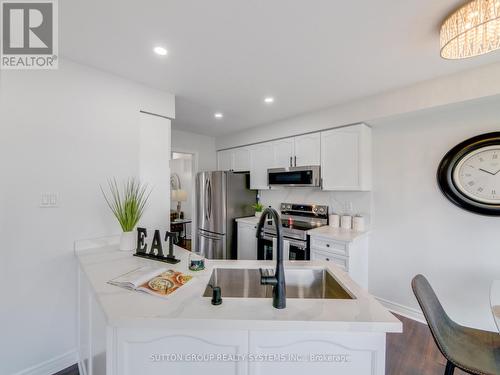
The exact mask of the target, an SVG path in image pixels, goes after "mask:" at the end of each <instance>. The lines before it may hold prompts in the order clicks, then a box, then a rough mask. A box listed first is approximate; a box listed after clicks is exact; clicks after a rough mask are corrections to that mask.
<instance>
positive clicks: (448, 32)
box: [441, 0, 500, 59]
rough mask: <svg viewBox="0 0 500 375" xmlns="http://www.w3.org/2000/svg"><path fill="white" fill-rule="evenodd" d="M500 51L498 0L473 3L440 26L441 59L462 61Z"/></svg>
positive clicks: (477, 0) (474, 0)
mask: <svg viewBox="0 0 500 375" xmlns="http://www.w3.org/2000/svg"><path fill="white" fill-rule="evenodd" d="M499 48H500V0H473V1H471V2H469V3H467V4H465V5H464V6H462V7H461V8H460V9H458V10H457V11H455V12H454V13H453V14H452V15H450V16H449V17H448V18H447V19H446V21H444V23H443V25H442V26H441V57H443V58H445V59H465V58H467V57H473V56H479V55H483V54H485V53H488V52H491V51H494V50H496V49H499Z"/></svg>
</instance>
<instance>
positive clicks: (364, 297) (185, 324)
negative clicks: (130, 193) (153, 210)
mask: <svg viewBox="0 0 500 375" xmlns="http://www.w3.org/2000/svg"><path fill="white" fill-rule="evenodd" d="M117 248H118V246H117V245H109V244H108V245H102V246H101V247H97V248H88V247H87V248H86V249H82V250H77V251H75V253H76V257H77V260H78V264H79V267H80V270H81V271H82V273H83V275H85V276H86V277H84V278H82V279H85V278H86V279H87V280H88V283H89V287H90V289H91V290H92V291H93V293H94V294H95V296H96V299H97V301H98V303H99V304H100V305H101V307H102V310H103V312H104V315H105V317H106V319H107V323H108V324H109V325H112V326H116V327H149V328H158V327H170V328H183V329H185V328H192V329H202V328H206V327H207V326H209V327H211V328H224V329H235V330H237V329H243V330H248V329H254V330H260V329H263V330H264V329H265V330H332V331H354V332H356V331H357V332H401V331H402V325H401V322H400V321H399V320H397V319H396V318H395V317H394V316H393V315H392V314H391V313H390V312H389V311H388V310H387V309H385V308H384V307H383V306H382V305H381V304H380V303H379V302H378V301H377V300H376V299H375V298H374V297H372V296H371V295H370V294H368V292H367V291H365V290H363V289H362V288H360V287H359V286H358V285H356V283H355V282H354V281H352V280H351V279H350V278H349V276H348V275H347V274H346V273H345V272H343V271H342V270H340V269H339V268H338V267H336V266H335V265H333V264H331V263H324V262H321V261H311V262H285V268H292V267H293V268H295V267H298V268H300V267H316V268H318V267H319V268H327V270H328V272H330V273H331V274H332V276H333V277H334V278H335V279H336V280H337V281H338V282H339V283H340V284H341V285H342V286H343V287H344V288H345V289H347V290H348V291H349V292H350V293H351V295H353V296H355V299H353V300H340V299H337V300H335V299H292V298H288V299H287V307H286V309H283V310H278V309H275V308H274V307H273V306H272V301H271V299H270V298H223V303H222V304H221V305H219V306H213V305H212V304H211V302H210V297H203V296H202V295H203V293H204V291H205V287H206V285H207V282H208V280H209V278H210V275H211V273H212V270H213V268H216V267H219V268H259V267H267V268H274V267H275V262H273V261H251V260H249V261H242V260H227V261H224V260H207V261H206V263H207V264H206V266H207V267H206V269H205V270H204V271H199V272H191V271H189V270H188V267H187V261H188V257H189V252H188V251H186V250H184V249H181V248H179V247H175V255H176V256H177V257H178V258H180V259H181V262H180V263H178V264H175V265H172V264H168V263H160V262H156V261H153V260H147V259H142V258H138V257H134V256H132V253H129V252H122V251H119V250H117ZM163 264H164V265H165V266H166V267H167V268H169V269H174V270H178V271H182V272H184V273H186V274H191V275H193V276H194V277H193V279H192V280H190V281H189V282H188V283H186V284H185V285H184V286H183V287H181V288H179V289H178V290H177V291H175V292H174V293H172V294H171V295H170V296H168V297H167V298H160V297H155V296H151V295H148V294H145V293H141V292H136V291H132V290H127V289H123V288H120V287H117V286H114V285H110V284H108V283H107V281H109V280H111V279H113V278H116V277H118V276H120V275H123V274H124V273H127V272H129V271H131V270H133V269H136V268H137V267H139V266H142V265H156V266H158V265H163ZM81 282H85V281H84V280H83V281H81ZM223 294H224V292H223Z"/></svg>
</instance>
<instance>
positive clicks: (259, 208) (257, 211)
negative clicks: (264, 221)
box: [252, 202, 264, 217]
mask: <svg viewBox="0 0 500 375" xmlns="http://www.w3.org/2000/svg"><path fill="white" fill-rule="evenodd" d="M252 208H253V209H255V216H256V217H261V216H262V211H263V210H264V206H263V205H262V203H260V202H257V203H255V204H253V205H252Z"/></svg>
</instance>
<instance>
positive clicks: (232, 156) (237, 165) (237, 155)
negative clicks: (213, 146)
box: [217, 147, 250, 172]
mask: <svg viewBox="0 0 500 375" xmlns="http://www.w3.org/2000/svg"><path fill="white" fill-rule="evenodd" d="M217 170H219V171H235V172H246V171H249V170H250V148H248V147H238V148H233V149H231V150H223V151H217Z"/></svg>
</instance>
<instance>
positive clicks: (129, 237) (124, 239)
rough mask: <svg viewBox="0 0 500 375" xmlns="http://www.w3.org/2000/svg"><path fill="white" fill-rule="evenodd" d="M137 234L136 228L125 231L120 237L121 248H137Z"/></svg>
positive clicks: (129, 249)
mask: <svg viewBox="0 0 500 375" xmlns="http://www.w3.org/2000/svg"><path fill="white" fill-rule="evenodd" d="M136 238H137V234H136V232H135V230H133V231H131V232H123V233H122V235H121V237H120V250H121V251H133V250H135V245H136Z"/></svg>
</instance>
